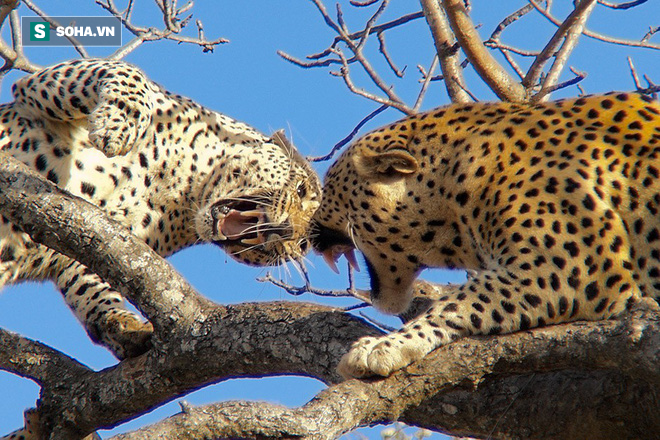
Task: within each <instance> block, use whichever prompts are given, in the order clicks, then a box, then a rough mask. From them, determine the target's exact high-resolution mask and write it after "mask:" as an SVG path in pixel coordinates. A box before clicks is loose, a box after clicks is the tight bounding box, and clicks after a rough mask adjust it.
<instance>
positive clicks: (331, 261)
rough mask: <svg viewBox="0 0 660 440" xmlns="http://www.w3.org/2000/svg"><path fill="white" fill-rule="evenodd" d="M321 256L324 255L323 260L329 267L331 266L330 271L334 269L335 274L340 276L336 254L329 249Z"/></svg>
mask: <svg viewBox="0 0 660 440" xmlns="http://www.w3.org/2000/svg"><path fill="white" fill-rule="evenodd" d="M321 255H323V260H324V261H325V262H326V264H327V265H328V266H330V269H332V271H333V272H334V273H336V274H338V273H339V269H338V268H337V263H336V262H335V253H334V252H333V251H332V249H327V250H325V251H323V252H321Z"/></svg>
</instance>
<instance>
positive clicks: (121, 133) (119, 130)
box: [88, 101, 151, 157]
mask: <svg viewBox="0 0 660 440" xmlns="http://www.w3.org/2000/svg"><path fill="white" fill-rule="evenodd" d="M123 102H124V101H110V102H105V103H103V104H101V105H99V106H98V107H97V108H96V109H95V110H94V111H93V112H92V113H91V114H90V115H89V117H88V120H89V140H90V141H91V142H92V144H93V145H94V147H96V148H98V149H99V150H101V151H102V152H103V154H105V155H106V156H107V157H113V156H117V155H125V154H127V153H128V152H129V151H131V149H132V148H133V147H134V145H135V144H136V143H137V142H139V141H140V140H141V139H143V138H144V137H145V136H146V132H147V130H148V129H149V125H150V123H151V117H150V116H149V114H150V109H148V108H146V107H145V108H142V107H143V106H136V107H135V108H131V107H128V106H127V104H124V103H123Z"/></svg>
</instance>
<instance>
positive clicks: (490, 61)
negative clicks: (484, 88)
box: [442, 0, 528, 102]
mask: <svg viewBox="0 0 660 440" xmlns="http://www.w3.org/2000/svg"><path fill="white" fill-rule="evenodd" d="M442 4H443V6H444V8H445V12H446V14H447V18H448V19H449V24H450V25H451V29H452V30H453V31H454V35H455V36H456V39H457V40H458V43H459V44H460V45H461V49H463V52H465V55H466V56H467V58H468V60H470V63H471V64H472V66H473V67H474V69H475V70H476V71H477V73H478V74H479V76H480V77H481V78H482V79H483V80H484V81H485V82H486V84H488V86H489V87H490V88H491V90H492V91H493V92H494V93H495V94H496V95H497V96H498V97H499V98H500V99H502V100H504V101H510V102H525V101H526V100H527V98H528V96H527V92H526V90H525V89H524V87H523V86H521V85H520V83H518V82H517V81H516V80H515V79H514V78H513V77H512V76H511V75H509V73H508V72H507V71H506V70H505V69H504V68H503V67H502V66H501V65H500V64H499V63H498V62H497V61H496V60H495V58H493V56H492V55H491V54H490V52H488V50H487V49H486V47H485V46H484V44H483V42H482V40H481V37H480V36H479V33H478V32H477V30H476V29H475V27H474V24H473V23H472V20H470V17H469V15H468V12H467V10H466V9H465V5H464V3H463V0H442Z"/></svg>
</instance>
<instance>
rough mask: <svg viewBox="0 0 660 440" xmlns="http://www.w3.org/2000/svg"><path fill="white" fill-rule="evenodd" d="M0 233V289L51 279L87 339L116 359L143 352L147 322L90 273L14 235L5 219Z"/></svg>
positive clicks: (146, 345) (25, 237)
mask: <svg viewBox="0 0 660 440" xmlns="http://www.w3.org/2000/svg"><path fill="white" fill-rule="evenodd" d="M3 222H4V223H3ZM0 234H2V235H0V237H2V238H0V282H2V284H0V287H2V285H5V284H9V283H11V282H19V281H22V280H32V281H35V280H54V281H55V283H56V284H57V286H58V288H59V289H60V291H61V292H62V294H63V295H64V299H65V301H66V302H67V304H68V305H69V307H70V308H71V309H72V310H73V312H74V313H75V314H76V316H77V317H78V319H80V321H81V322H82V323H83V324H84V326H85V329H86V330H87V333H88V334H89V335H90V337H91V338H92V340H94V341H95V342H97V343H99V344H101V345H104V346H106V347H107V348H109V349H110V350H111V351H112V352H113V353H114V354H115V356H117V357H118V358H119V359H124V358H127V357H134V356H137V355H139V354H141V353H144V352H145V351H146V350H148V348H149V346H150V345H149V340H150V336H151V333H152V331H153V328H152V326H151V324H150V323H148V322H144V321H143V320H141V319H140V317H138V316H137V315H136V314H135V313H133V312H131V311H129V310H127V309H126V308H125V306H124V299H123V297H122V296H121V295H120V294H119V293H118V292H116V291H114V290H113V289H112V288H111V287H110V286H109V285H108V284H107V283H105V282H103V281H102V280H101V279H100V278H99V277H98V276H97V275H96V274H94V273H92V272H91V271H90V270H88V269H87V268H86V267H85V266H83V265H82V264H80V263H78V262H76V261H74V260H71V259H70V258H68V257H65V256H63V255H61V254H59V253H57V252H55V251H53V250H52V249H49V248H47V247H45V246H43V245H39V244H37V243H34V242H33V241H32V240H31V239H30V237H29V236H28V235H27V234H25V233H22V232H19V231H14V230H13V227H12V225H11V224H10V223H8V222H6V220H5V219H2V222H0Z"/></svg>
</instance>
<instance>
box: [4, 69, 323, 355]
mask: <svg viewBox="0 0 660 440" xmlns="http://www.w3.org/2000/svg"><path fill="white" fill-rule="evenodd" d="M12 93H13V99H14V100H13V101H12V102H10V103H8V104H4V105H2V106H0V150H1V153H0V157H5V158H6V157H8V156H11V157H13V158H14V159H17V160H18V161H20V162H22V163H23V164H25V165H27V166H29V167H30V168H31V169H32V170H34V171H36V172H37V173H39V174H40V175H41V176H43V178H45V179H47V180H48V181H50V182H52V183H53V184H55V185H57V186H58V187H60V188H63V189H64V190H66V191H68V192H69V193H70V194H72V195H74V196H78V197H81V198H83V199H85V200H86V201H88V202H89V203H91V204H92V205H95V206H96V207H98V208H100V209H102V210H103V211H104V212H105V214H107V216H108V217H109V218H110V219H112V220H114V221H116V222H118V223H120V224H122V225H123V226H125V227H126V228H127V229H128V230H130V231H131V232H132V233H133V234H134V235H135V236H136V237H138V238H139V239H141V240H143V241H144V242H145V243H146V244H147V245H148V246H150V247H151V248H152V249H153V250H154V251H155V252H156V253H158V254H159V255H161V256H163V257H167V256H169V255H171V254H173V253H175V252H177V251H179V250H181V249H184V248H187V247H189V246H192V245H194V244H197V243H212V244H215V245H217V246H219V247H220V248H221V249H223V250H224V251H225V252H226V253H227V254H228V255H229V256H230V257H232V258H233V259H235V260H237V261H239V262H241V263H245V264H248V265H252V266H271V265H278V264H282V263H285V262H288V261H297V260H299V259H300V258H302V256H303V255H305V253H306V252H307V250H308V248H309V240H308V236H309V232H308V228H309V224H310V220H311V217H312V214H313V213H314V211H315V210H316V209H317V208H318V206H319V203H320V190H321V186H320V179H319V178H318V176H317V175H316V173H315V171H314V170H313V169H312V168H311V166H310V165H309V163H308V162H307V161H306V159H305V158H304V157H303V156H302V155H301V154H300V153H299V152H298V151H297V149H296V148H295V147H294V146H293V145H292V144H291V143H290V142H289V141H288V140H287V139H286V137H285V136H284V134H283V132H276V133H274V134H273V135H272V136H266V135H264V134H262V133H260V132H259V131H257V130H256V129H254V128H252V127H251V126H249V125H247V124H245V123H243V122H239V121H237V120H234V119H232V118H230V117H229V116H226V115H224V114H221V113H217V112H215V111H212V110H209V109H207V108H205V107H203V106H201V105H199V104H197V103H195V102H194V101H192V100H190V99H188V98H185V97H182V96H179V95H176V94H173V93H170V92H168V91H167V90H165V89H164V88H163V87H161V86H160V85H158V84H156V83H154V82H152V81H151V80H149V78H148V77H147V76H146V74H145V73H144V72H142V71H141V70H140V69H139V68H138V67H136V66H133V65H131V64H128V63H126V62H123V61H119V60H108V59H78V60H72V61H66V62H62V63H60V64H57V65H54V66H52V67H48V68H45V69H43V70H40V71H37V72H35V73H33V74H31V75H27V76H24V77H22V78H21V79H19V80H18V81H17V82H16V83H15V84H14V86H13V89H12ZM0 214H1V213H0ZM27 280H30V281H47V280H50V281H53V282H54V283H55V284H56V286H57V288H58V289H59V291H60V292H61V293H62V295H63V297H64V299H65V301H66V303H67V304H68V306H69V307H70V308H71V309H72V310H73V312H74V314H75V315H76V316H77V318H78V319H79V320H80V321H81V322H82V324H83V325H84V327H85V329H86V331H87V333H88V334H89V336H90V337H91V339H92V340H93V341H94V342H96V343H98V344H100V345H102V346H105V347H106V348H108V349H109V350H110V351H111V352H112V353H113V354H114V355H115V356H116V357H117V358H118V359H125V358H130V357H135V356H138V355H140V354H142V353H144V352H145V351H146V350H148V348H149V347H150V336H151V334H152V331H153V327H152V326H151V324H150V323H149V322H145V320H144V319H142V318H141V317H140V316H139V315H138V314H136V313H134V312H133V311H130V309H129V308H128V307H127V305H126V302H125V299H124V298H123V297H122V295H121V294H120V293H119V292H117V291H116V290H115V289H113V287H112V286H111V285H110V284H108V283H107V282H105V281H104V280H103V279H102V278H101V277H100V276H98V275H97V274H95V273H94V272H93V271H91V270H89V269H88V268H87V267H86V266H85V265H84V264H82V263H80V262H78V261H76V260H74V259H71V258H69V257H66V256H64V255H62V254H60V253H58V252H56V251H54V250H52V249H50V248H47V247H46V246H44V245H41V244H39V243H37V242H35V241H33V240H32V239H31V238H30V236H29V235H28V234H26V233H25V232H23V231H21V229H20V227H19V226H18V225H15V224H12V223H11V222H10V221H9V220H8V219H7V218H6V217H4V216H1V215H0V286H4V285H8V284H12V283H18V282H22V281H27Z"/></svg>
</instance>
